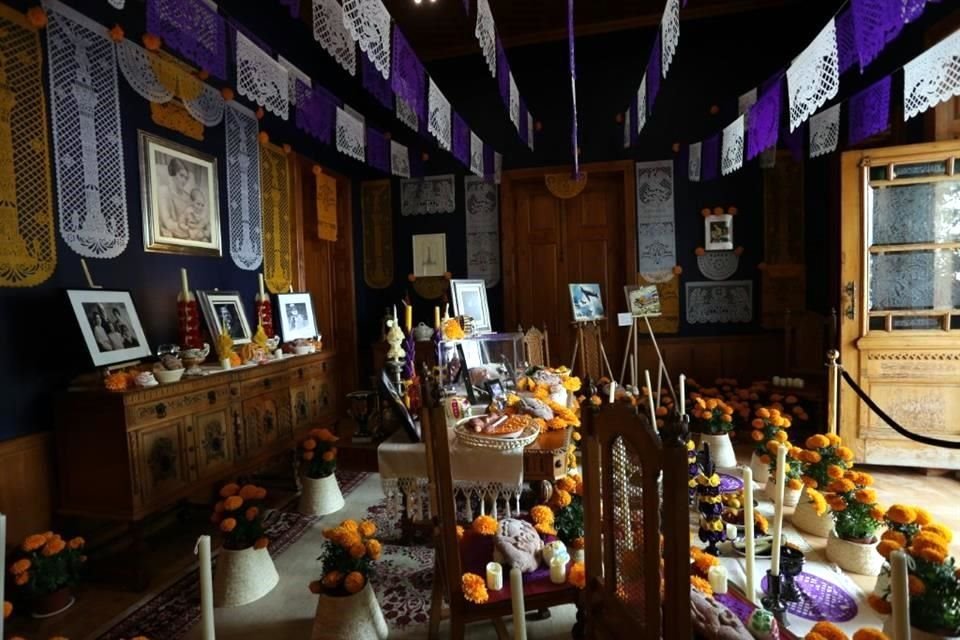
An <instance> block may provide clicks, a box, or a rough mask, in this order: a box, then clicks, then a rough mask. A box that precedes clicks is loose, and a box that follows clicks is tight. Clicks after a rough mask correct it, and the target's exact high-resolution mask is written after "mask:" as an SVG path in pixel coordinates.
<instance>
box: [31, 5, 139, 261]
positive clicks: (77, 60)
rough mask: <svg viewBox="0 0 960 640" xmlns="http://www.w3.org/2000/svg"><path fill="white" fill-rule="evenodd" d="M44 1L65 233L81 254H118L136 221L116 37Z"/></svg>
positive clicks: (64, 9)
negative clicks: (130, 208)
mask: <svg viewBox="0 0 960 640" xmlns="http://www.w3.org/2000/svg"><path fill="white" fill-rule="evenodd" d="M44 6H45V7H46V9H47V12H48V16H49V24H48V27H47V57H48V67H49V73H50V96H51V104H52V107H53V108H52V114H51V118H50V119H51V123H52V125H53V149H54V158H55V159H56V167H57V200H58V207H57V208H58V211H59V214H60V234H61V235H62V236H63V239H64V241H65V242H66V243H67V246H69V247H70V248H71V249H73V250H74V251H76V252H77V253H78V254H80V255H81V256H86V257H88V258H115V257H116V256H118V255H120V254H121V253H123V250H124V249H126V247H127V243H128V242H129V240H130V229H129V226H128V221H127V194H126V181H125V176H124V164H123V141H122V134H121V126H120V102H119V91H118V87H117V64H116V53H115V48H114V43H113V41H112V40H111V39H110V36H109V34H108V32H107V30H106V28H104V27H103V26H102V25H99V24H97V23H96V22H93V21H92V20H90V19H89V18H87V17H86V16H83V15H81V14H80V13H77V12H76V11H74V10H73V9H71V8H70V7H67V6H66V5H63V4H61V3H60V2H58V1H57V0H47V2H45V3H44Z"/></svg>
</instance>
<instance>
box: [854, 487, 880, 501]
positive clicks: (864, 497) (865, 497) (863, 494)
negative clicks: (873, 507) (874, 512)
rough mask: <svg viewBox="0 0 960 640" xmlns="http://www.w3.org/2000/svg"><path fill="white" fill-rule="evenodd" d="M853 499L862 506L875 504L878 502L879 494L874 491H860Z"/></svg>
mask: <svg viewBox="0 0 960 640" xmlns="http://www.w3.org/2000/svg"><path fill="white" fill-rule="evenodd" d="M853 497H854V498H856V500H857V502H859V503H860V504H873V503H875V502H876V501H877V492H876V491H874V490H873V489H859V490H858V491H857V492H856V493H854V494H853Z"/></svg>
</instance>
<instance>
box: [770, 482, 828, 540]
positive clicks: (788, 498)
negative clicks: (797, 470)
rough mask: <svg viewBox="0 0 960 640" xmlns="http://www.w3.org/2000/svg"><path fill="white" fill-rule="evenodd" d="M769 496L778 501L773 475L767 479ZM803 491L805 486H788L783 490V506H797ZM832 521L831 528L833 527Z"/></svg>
mask: <svg viewBox="0 0 960 640" xmlns="http://www.w3.org/2000/svg"><path fill="white" fill-rule="evenodd" d="M766 491H767V497H768V498H770V499H771V500H773V501H774V503H776V501H777V484H776V483H775V482H774V481H773V476H771V477H770V478H769V479H768V480H767V489H766ZM801 493H803V487H800V488H799V489H791V488H790V487H789V486H787V487H786V488H785V489H784V490H783V506H785V507H795V506H797V503H799V502H800V494H801ZM832 524H833V523H831V528H832Z"/></svg>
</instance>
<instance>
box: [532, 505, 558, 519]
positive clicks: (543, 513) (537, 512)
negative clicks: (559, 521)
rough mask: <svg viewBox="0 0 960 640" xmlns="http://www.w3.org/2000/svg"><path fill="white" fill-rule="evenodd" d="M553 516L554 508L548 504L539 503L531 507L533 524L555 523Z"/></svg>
mask: <svg viewBox="0 0 960 640" xmlns="http://www.w3.org/2000/svg"><path fill="white" fill-rule="evenodd" d="M553 518H554V516H553V509H551V508H550V507H548V506H545V505H542V504H538V505H537V506H535V507H533V508H532V509H530V519H531V520H532V521H533V524H541V523H550V524H553Z"/></svg>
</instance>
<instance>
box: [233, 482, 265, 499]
mask: <svg viewBox="0 0 960 640" xmlns="http://www.w3.org/2000/svg"><path fill="white" fill-rule="evenodd" d="M259 493H260V487H258V486H257V485H255V484H245V485H243V487H242V488H241V489H240V493H238V494H237V495H239V496H240V497H241V498H243V499H244V500H256V498H257V495H259Z"/></svg>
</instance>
